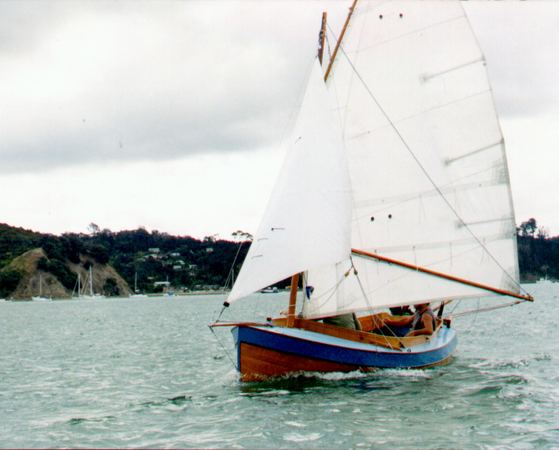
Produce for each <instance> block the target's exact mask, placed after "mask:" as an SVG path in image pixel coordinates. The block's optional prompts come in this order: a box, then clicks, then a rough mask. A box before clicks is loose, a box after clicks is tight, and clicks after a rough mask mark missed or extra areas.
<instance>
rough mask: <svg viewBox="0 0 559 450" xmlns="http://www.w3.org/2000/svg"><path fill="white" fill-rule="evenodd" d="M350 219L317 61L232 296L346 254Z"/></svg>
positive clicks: (341, 158)
mask: <svg viewBox="0 0 559 450" xmlns="http://www.w3.org/2000/svg"><path fill="white" fill-rule="evenodd" d="M350 221H351V192H350V184H349V174H348V169H347V161H346V157H345V153H344V146H343V142H342V139H341V133H340V129H339V127H338V126H337V123H336V122H335V121H334V117H333V113H332V112H331V108H330V105H329V99H328V94H327V92H326V87H325V85H324V81H323V74H322V69H321V67H320V65H319V64H318V62H316V63H315V65H314V67H313V70H312V73H311V75H310V78H309V82H308V86H307V90H306V93H305V97H304V99H303V103H302V106H301V110H300V113H299V117H298V119H297V122H296V125H295V128H294V131H293V134H292V136H291V138H290V146H289V148H288V150H287V155H286V159H285V162H284V165H283V167H282V170H281V172H280V174H279V177H278V180H277V182H276V185H275V187H274V190H273V192H272V196H271V198H270V201H269V203H268V206H267V209H266V212H265V214H264V216H263V219H262V222H261V224H260V226H259V228H258V231H257V233H256V234H255V236H254V240H253V243H252V245H251V247H250V250H249V252H248V254H247V256H246V258H245V262H244V264H243V267H242V269H241V271H240V273H239V276H238V278H237V280H236V282H235V284H234V286H233V289H232V291H231V293H230V295H229V297H228V299H227V301H228V302H229V303H231V302H233V301H235V300H237V299H239V298H242V297H245V296H247V295H249V294H251V293H253V292H256V291H258V290H260V289H262V288H264V287H266V286H268V285H270V284H273V283H275V282H277V281H280V280H282V279H285V278H287V277H289V276H291V275H293V274H295V273H298V272H302V271H304V270H307V269H309V268H317V267H320V266H323V265H328V264H334V263H336V262H338V261H342V260H344V259H346V258H347V257H348V255H349V253H350Z"/></svg>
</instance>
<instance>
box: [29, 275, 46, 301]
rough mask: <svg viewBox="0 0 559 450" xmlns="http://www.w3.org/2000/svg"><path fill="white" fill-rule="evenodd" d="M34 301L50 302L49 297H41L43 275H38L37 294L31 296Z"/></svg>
mask: <svg viewBox="0 0 559 450" xmlns="http://www.w3.org/2000/svg"><path fill="white" fill-rule="evenodd" d="M31 300H33V301H34V302H50V301H51V299H50V298H48V297H43V276H42V275H39V295H38V296H34V297H31Z"/></svg>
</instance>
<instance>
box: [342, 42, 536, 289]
mask: <svg viewBox="0 0 559 450" xmlns="http://www.w3.org/2000/svg"><path fill="white" fill-rule="evenodd" d="M340 49H341V51H342V53H343V55H344V56H345V58H346V60H347V62H348V64H349V65H350V67H351V69H352V70H353V72H354V73H355V75H356V76H357V78H358V79H359V81H360V82H361V84H362V85H363V87H364V88H365V90H366V91H367V93H368V94H369V96H370V97H371V99H372V100H373V101H374V103H375V104H376V106H377V107H378V109H379V110H380V112H381V114H382V115H383V116H384V118H385V119H386V120H387V121H388V122H389V123H390V126H391V128H392V129H393V130H394V132H395V133H396V135H397V136H398V139H399V140H400V141H401V142H402V144H403V145H404V147H405V148H406V150H407V151H408V153H409V154H410V155H411V157H412V158H413V159H414V161H415V162H416V163H417V165H418V166H419V168H420V169H421V171H422V172H423V174H424V175H425V177H426V178H427V180H428V181H429V182H430V183H431V184H432V185H433V187H434V188H435V190H436V191H437V192H438V193H439V195H440V196H441V198H442V199H443V201H444V202H445V203H446V205H447V206H448V208H449V209H450V210H451V211H452V212H453V214H454V215H455V216H456V218H457V219H458V220H459V221H460V223H462V225H463V226H464V228H465V229H466V230H467V231H468V233H470V234H471V235H472V237H473V238H474V239H475V240H476V242H477V243H478V244H479V245H480V247H481V248H483V249H484V250H485V252H486V253H487V254H488V255H489V257H490V258H491V259H492V260H493V262H494V263H495V264H497V267H499V268H500V269H501V270H502V271H503V273H504V274H505V275H506V276H507V277H508V278H509V279H510V280H511V281H512V282H513V283H514V285H515V286H517V288H518V289H519V290H520V291H522V292H524V293H525V294H526V295H527V296H529V294H528V292H527V291H526V290H525V289H524V288H523V287H522V286H521V285H520V283H518V282H517V281H516V280H515V279H514V278H513V277H512V275H510V274H509V273H508V272H507V271H506V270H505V269H504V268H503V266H501V264H500V263H499V261H498V260H497V258H495V257H494V256H493V254H492V253H491V252H490V251H489V250H488V249H487V247H486V246H485V245H484V244H483V242H481V240H480V239H479V238H478V237H477V236H476V235H475V234H474V232H473V231H472V230H471V229H470V227H469V226H468V225H467V224H466V222H465V221H464V219H462V217H461V216H460V214H458V211H456V209H455V208H454V207H453V206H452V204H451V203H450V201H449V200H448V199H447V198H446V196H445V195H444V194H443V193H442V191H441V189H440V188H439V186H438V185H437V184H436V183H435V180H434V179H433V178H432V177H431V175H429V172H428V171H427V169H425V167H424V166H423V164H421V161H420V160H419V159H418V157H417V156H416V155H415V153H414V152H413V150H412V149H411V147H410V146H409V145H408V143H407V142H406V140H405V139H404V137H403V136H402V134H401V133H400V130H398V128H397V127H396V125H395V124H394V122H392V119H390V117H389V116H388V114H387V113H386V111H385V110H384V108H383V107H382V106H381V105H380V103H379V102H378V100H377V99H376V97H375V95H374V94H373V92H372V91H371V89H370V88H369V85H368V84H367V83H366V82H365V80H364V79H363V78H362V77H361V74H360V73H359V72H358V71H357V68H356V67H355V66H354V65H353V62H352V61H351V60H350V58H349V56H348V55H347V54H346V52H345V51H344V49H343V47H342V46H341V45H340Z"/></svg>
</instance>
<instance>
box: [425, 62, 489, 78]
mask: <svg viewBox="0 0 559 450" xmlns="http://www.w3.org/2000/svg"><path fill="white" fill-rule="evenodd" d="M480 62H485V59H484V58H483V57H480V58H477V59H474V60H472V61H468V62H465V63H462V64H459V65H457V66H454V67H450V68H448V69H445V70H441V71H440V72H434V73H426V74H423V75H420V78H421V81H423V82H427V81H429V80H432V79H433V78H437V77H440V76H442V75H446V74H447V73H450V72H454V71H455V70H460V69H463V68H465V67H469V66H473V65H475V64H477V63H480Z"/></svg>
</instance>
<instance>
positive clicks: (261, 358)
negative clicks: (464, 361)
mask: <svg viewBox="0 0 559 450" xmlns="http://www.w3.org/2000/svg"><path fill="white" fill-rule="evenodd" d="M451 359H452V356H449V357H448V358H446V359H444V360H442V361H439V362H438V363H436V364H430V365H428V366H423V367H422V368H427V367H433V366H439V365H444V364H447V363H449V362H450V361H451ZM239 369H240V372H241V381H263V380H266V379H270V378H276V377H282V376H286V375H293V374H296V373H301V372H354V371H358V370H359V371H361V372H372V371H374V370H376V368H374V367H360V366H355V365H351V364H339V363H334V362H330V361H322V360H319V359H313V358H307V357H301V356H297V355H292V354H286V353H282V352H278V351H275V350H270V349H266V348H262V347H258V346H255V345H251V344H247V343H244V342H243V343H241V348H240V367H239Z"/></svg>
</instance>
